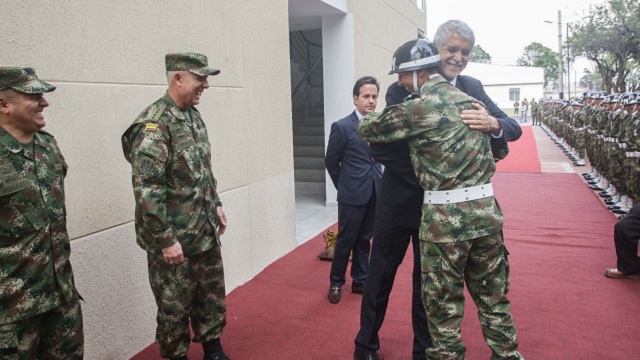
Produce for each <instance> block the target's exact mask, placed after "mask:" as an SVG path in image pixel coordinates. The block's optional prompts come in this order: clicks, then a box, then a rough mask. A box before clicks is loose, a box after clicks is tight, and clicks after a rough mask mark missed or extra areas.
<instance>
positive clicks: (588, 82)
mask: <svg viewBox="0 0 640 360" xmlns="http://www.w3.org/2000/svg"><path fill="white" fill-rule="evenodd" d="M582 73H583V75H582V77H581V78H580V86H582V87H585V88H587V89H589V90H599V89H602V77H601V76H600V74H599V73H597V72H596V73H592V72H591V70H589V69H586V68H585V69H584V70H582Z"/></svg>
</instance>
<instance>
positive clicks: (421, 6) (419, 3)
mask: <svg viewBox="0 0 640 360" xmlns="http://www.w3.org/2000/svg"><path fill="white" fill-rule="evenodd" d="M424 2H425V0H416V6H417V7H418V9H420V10H422V12H424Z"/></svg>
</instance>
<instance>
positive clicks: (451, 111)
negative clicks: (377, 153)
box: [359, 76, 506, 242]
mask: <svg viewBox="0 0 640 360" xmlns="http://www.w3.org/2000/svg"><path fill="white" fill-rule="evenodd" d="M472 102H478V100H476V99H473V98H471V97H470V96H468V95H466V94H465V93H463V92H461V91H460V90H458V89H456V88H455V87H453V86H452V85H451V84H450V83H448V82H447V81H446V80H445V79H444V78H442V77H441V76H435V77H432V78H431V79H430V80H429V81H427V82H426V83H425V84H424V85H423V86H422V96H421V97H420V98H418V99H414V100H409V101H406V102H404V103H402V104H399V105H396V106H391V107H388V108H387V109H385V111H384V112H383V113H371V114H369V115H367V116H365V117H364V118H363V120H362V121H361V122H360V127H359V133H360V136H362V138H364V139H365V140H366V141H368V142H370V143H380V142H391V141H397V140H400V139H409V147H410V154H411V162H412V163H413V168H414V170H415V172H416V175H417V177H418V179H419V180H420V184H421V185H422V187H423V188H424V189H425V190H426V191H429V190H435V191H442V190H451V189H460V188H466V187H471V186H476V185H482V184H487V183H489V182H490V181H491V176H493V173H494V172H495V169H496V165H495V162H494V159H493V156H492V153H491V148H490V144H489V142H490V140H489V137H488V136H487V134H484V133H481V132H479V131H474V130H471V129H469V127H468V126H467V125H465V124H464V123H462V119H460V112H461V111H462V110H467V109H469V110H471V109H473V106H472V105H471V103H472ZM505 146H506V145H505ZM505 155H506V154H505ZM502 222H503V221H502V211H501V210H500V207H499V206H498V204H497V202H496V201H495V199H494V198H493V197H488V198H483V199H478V200H472V201H466V202H461V203H453V204H443V205H439V204H438V205H436V204H423V206H422V222H421V225H420V239H421V240H423V241H429V242H457V241H464V240H470V239H473V238H477V237H480V236H485V235H489V234H493V233H496V232H498V231H500V230H502Z"/></svg>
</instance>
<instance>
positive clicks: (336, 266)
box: [325, 76, 382, 304]
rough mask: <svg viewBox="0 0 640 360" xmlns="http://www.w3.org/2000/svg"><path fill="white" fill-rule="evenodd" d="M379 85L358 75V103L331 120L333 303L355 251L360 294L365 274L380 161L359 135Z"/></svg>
mask: <svg viewBox="0 0 640 360" xmlns="http://www.w3.org/2000/svg"><path fill="white" fill-rule="evenodd" d="M379 91H380V86H379V85H378V81H377V80H376V79H375V78H373V77H371V76H365V77H362V78H360V79H358V81H356V84H355V85H354V87H353V103H354V104H355V106H356V109H355V110H354V111H353V112H352V113H351V114H350V115H349V116H347V117H345V118H343V119H340V120H338V121H336V122H334V123H333V124H331V134H330V135H329V143H328V144H327V153H326V156H325V166H326V168H327V171H328V172H329V176H330V177H331V181H333V185H334V186H335V187H336V189H337V190H338V217H339V229H338V239H337V241H336V249H335V252H334V255H333V263H332V264H331V273H330V276H329V280H330V287H329V294H328V298H329V301H330V302H331V303H332V304H337V303H338V302H339V301H340V297H341V288H342V285H344V284H345V282H346V281H345V273H346V271H347V264H348V263H349V253H350V252H351V251H353V259H352V263H351V279H352V283H351V292H353V293H356V294H362V293H363V292H364V287H365V281H366V280H367V270H368V268H369V249H370V241H371V237H372V236H373V222H374V219H375V208H376V197H377V192H378V189H379V188H380V180H381V178H382V167H381V166H380V163H378V162H377V161H375V160H373V157H372V156H371V154H370V153H369V144H367V142H366V141H364V140H362V138H361V137H360V136H359V135H358V123H359V122H360V119H362V117H363V116H365V115H367V114H368V113H370V112H372V111H374V110H375V109H376V106H377V105H378V92H379Z"/></svg>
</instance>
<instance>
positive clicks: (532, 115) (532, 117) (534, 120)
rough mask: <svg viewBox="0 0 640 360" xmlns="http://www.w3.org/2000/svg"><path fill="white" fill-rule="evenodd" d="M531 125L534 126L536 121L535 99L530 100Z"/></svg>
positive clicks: (536, 103)
mask: <svg viewBox="0 0 640 360" xmlns="http://www.w3.org/2000/svg"><path fill="white" fill-rule="evenodd" d="M530 105H531V125H535V124H536V122H537V121H540V120H539V119H538V102H537V101H536V99H535V98H531V104H530Z"/></svg>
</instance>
